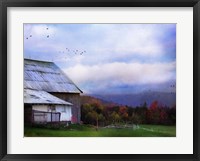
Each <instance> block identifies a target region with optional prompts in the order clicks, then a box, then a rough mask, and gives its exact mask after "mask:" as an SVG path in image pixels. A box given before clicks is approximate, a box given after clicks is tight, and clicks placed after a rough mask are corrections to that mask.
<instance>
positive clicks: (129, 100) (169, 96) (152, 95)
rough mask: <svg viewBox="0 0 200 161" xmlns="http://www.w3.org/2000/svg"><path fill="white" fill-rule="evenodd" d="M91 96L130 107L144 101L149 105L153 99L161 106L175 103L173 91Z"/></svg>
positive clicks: (141, 103)
mask: <svg viewBox="0 0 200 161" xmlns="http://www.w3.org/2000/svg"><path fill="white" fill-rule="evenodd" d="M91 96H92V97H95V98H98V99H100V100H103V101H104V102H110V103H114V104H119V105H128V106H132V107H136V106H140V105H143V104H144V102H146V103H147V105H148V106H150V104H151V103H152V102H153V101H155V100H156V101H158V102H160V103H161V104H162V105H163V106H169V107H171V106H174V105H176V93H174V92H170V93H166V92H151V91H148V92H142V93H137V94H97V95H95V94H94V95H91Z"/></svg>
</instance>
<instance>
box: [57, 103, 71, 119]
mask: <svg viewBox="0 0 200 161" xmlns="http://www.w3.org/2000/svg"><path fill="white" fill-rule="evenodd" d="M56 112H60V113H61V117H60V121H71V117H72V111H71V107H70V106H63V105H57V106H56Z"/></svg>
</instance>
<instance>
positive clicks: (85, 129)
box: [24, 125, 176, 137]
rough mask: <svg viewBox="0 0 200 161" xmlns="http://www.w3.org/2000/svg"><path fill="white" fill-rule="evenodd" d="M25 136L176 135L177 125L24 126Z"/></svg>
mask: <svg viewBox="0 0 200 161" xmlns="http://www.w3.org/2000/svg"><path fill="white" fill-rule="evenodd" d="M24 136H25V137H175V136H176V126H163V125H139V128H137V129H132V128H129V129H128V128H125V129H114V128H99V129H98V130H96V129H95V128H94V127H92V126H87V125H71V126H70V127H67V128H61V129H49V128H44V127H43V128H42V127H28V126H26V127H25V128H24Z"/></svg>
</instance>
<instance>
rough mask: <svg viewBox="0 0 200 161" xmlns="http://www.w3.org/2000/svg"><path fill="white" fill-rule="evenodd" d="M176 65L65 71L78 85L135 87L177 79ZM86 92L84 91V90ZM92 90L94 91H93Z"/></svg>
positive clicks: (114, 65) (83, 67)
mask: <svg viewBox="0 0 200 161" xmlns="http://www.w3.org/2000/svg"><path fill="white" fill-rule="evenodd" d="M175 68H176V63H175V62H171V63H156V64H140V63H119V62H116V63H109V64H102V65H93V66H87V65H81V64H79V65H76V66H74V67H71V68H67V69H65V70H64V71H65V72H66V74H67V75H68V76H69V77H70V78H71V79H72V80H73V81H74V82H75V83H77V84H78V85H81V86H83V87H82V88H84V87H87V88H89V87H88V86H91V87H95V88H99V90H100V89H101V90H102V89H103V88H107V87H110V86H115V87H116V88H117V86H122V85H128V86H134V85H145V84H160V83H164V82H167V81H169V80H171V79H175V73H174V71H175ZM83 90H84V89H83ZM91 90H92V89H91Z"/></svg>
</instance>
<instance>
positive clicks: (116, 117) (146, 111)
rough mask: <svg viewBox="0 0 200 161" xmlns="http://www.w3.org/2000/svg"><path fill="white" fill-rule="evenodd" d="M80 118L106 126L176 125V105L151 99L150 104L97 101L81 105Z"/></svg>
mask: <svg viewBox="0 0 200 161" xmlns="http://www.w3.org/2000/svg"><path fill="white" fill-rule="evenodd" d="M81 120H82V122H83V123H84V124H91V125H98V126H106V125H110V124H156V125H176V106H175V105H174V106H172V107H167V106H163V105H162V104H161V103H159V102H158V101H153V102H152V103H151V104H150V106H149V107H148V106H147V103H146V102H145V103H144V104H143V105H141V106H137V107H134V108H133V107H130V106H122V105H104V104H102V103H100V102H98V101H93V102H90V103H84V104H82V106H81Z"/></svg>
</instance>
